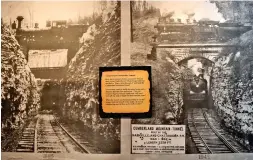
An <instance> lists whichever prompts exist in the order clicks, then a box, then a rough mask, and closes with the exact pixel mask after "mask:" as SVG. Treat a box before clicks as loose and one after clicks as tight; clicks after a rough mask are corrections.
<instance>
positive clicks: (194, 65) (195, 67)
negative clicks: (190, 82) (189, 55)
mask: <svg viewBox="0 0 253 160" xmlns="http://www.w3.org/2000/svg"><path fill="white" fill-rule="evenodd" d="M202 67H203V64H202V63H201V62H199V61H198V60H197V59H192V60H189V61H188V68H190V69H192V72H193V73H194V74H195V75H196V76H198V75H199V74H200V72H199V68H202Z"/></svg>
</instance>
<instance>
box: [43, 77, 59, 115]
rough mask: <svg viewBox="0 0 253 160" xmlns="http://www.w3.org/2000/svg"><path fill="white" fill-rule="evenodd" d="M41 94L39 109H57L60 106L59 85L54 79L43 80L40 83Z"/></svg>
mask: <svg viewBox="0 0 253 160" xmlns="http://www.w3.org/2000/svg"><path fill="white" fill-rule="evenodd" d="M40 88H41V95H40V103H41V111H43V110H49V111H53V110H58V109H59V106H60V100H61V97H62V94H61V87H60V84H59V82H58V81H56V80H45V81H44V82H41V84H40Z"/></svg>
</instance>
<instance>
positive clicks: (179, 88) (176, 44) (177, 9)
mask: <svg viewBox="0 0 253 160" xmlns="http://www.w3.org/2000/svg"><path fill="white" fill-rule="evenodd" d="M130 13H131V35H130V36H131V65H132V66H151V67H152V98H153V99H152V106H153V113H152V118H143V119H132V120H131V124H132V127H131V129H132V139H133V137H134V139H133V140H132V148H134V151H135V152H134V153H144V151H145V153H151V152H152V153H170V154H171V153H173V151H170V152H169V151H168V152H165V151H164V150H166V149H168V145H167V146H166V145H165V146H161V145H160V144H168V143H170V142H172V141H173V139H175V138H180V136H181V137H184V135H183V134H181V135H179V136H178V137H177V136H176V137H173V136H171V137H169V138H168V139H166V138H157V137H159V136H160V137H168V133H169V131H171V128H173V129H174V130H175V131H176V130H181V131H183V128H184V127H183V126H185V148H183V147H182V146H184V143H183V142H182V146H177V145H178V144H175V146H170V147H171V148H173V149H171V150H177V151H178V153H179V150H180V153H181V151H182V150H185V153H186V154H223V153H252V152H253V48H252V46H253V43H252V42H253V39H252V35H253V30H252V26H253V2H251V1H213V0H209V1H204V0H203V1H167V2H166V1H160V2H158V1H156V2H154V1H146V0H141V1H140V0H139V1H132V2H131V6H130ZM178 125H179V126H178ZM173 126H174V127H173ZM176 126H177V127H176ZM180 126H181V127H180ZM136 130H137V131H136ZM147 130H148V131H151V132H148V131H147ZM154 130H156V131H154ZM157 130H158V131H157ZM160 130H162V131H164V130H167V133H165V132H160ZM141 131H142V132H141ZM152 133H156V135H153V134H152ZM157 133H159V134H160V135H159V134H157ZM170 133H171V132H170ZM162 134H164V135H162ZM147 136H150V137H151V138H149V140H147V141H145V142H144V143H138V141H141V140H142V141H143V139H144V140H145V138H146V137H147ZM154 137H155V138H154ZM146 139H147V138H146ZM158 140H159V141H158ZM180 140H181V139H180ZM178 142H179V141H178ZM143 144H144V145H143ZM166 147H167V148H166ZM177 147H181V148H180V149H175V148H177ZM143 150H144V151H143ZM151 150H152V151H151Z"/></svg>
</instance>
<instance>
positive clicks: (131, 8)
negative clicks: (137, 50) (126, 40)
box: [130, 1, 134, 42]
mask: <svg viewBox="0 0 253 160" xmlns="http://www.w3.org/2000/svg"><path fill="white" fill-rule="evenodd" d="M133 3H134V2H133V1H130V21H131V42H133V41H134V36H133Z"/></svg>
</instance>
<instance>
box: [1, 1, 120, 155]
mask: <svg viewBox="0 0 253 160" xmlns="http://www.w3.org/2000/svg"><path fill="white" fill-rule="evenodd" d="M120 7H121V2H120V1H52V2H51V1H27V2H26V1H19V2H18V1H16V2H11V1H2V6H1V8H2V17H1V22H2V23H1V47H2V51H1V52H2V53H1V72H2V74H1V87H2V88H1V152H2V153H3V152H11V153H12V152H20V153H45V154H47V153H48V154H54V153H80V154H120V137H121V136H120V133H121V132H120V119H113V118H101V117H100V115H99V107H98V106H99V104H98V103H99V102H98V95H99V91H98V90H99V88H98V76H99V67H103V66H120V63H121V55H120V49H121V46H120V32H121V31H120V25H121V17H120V15H121V14H120V12H121V8H120ZM22 155H24V154H22ZM9 158H10V157H9ZM14 158H15V157H14ZM16 158H17V157H16ZM51 158H52V157H51ZM18 159H19V158H18ZM20 159H22V158H21V157H20Z"/></svg>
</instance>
